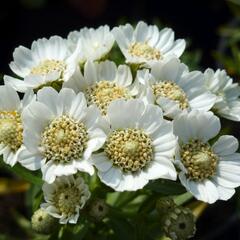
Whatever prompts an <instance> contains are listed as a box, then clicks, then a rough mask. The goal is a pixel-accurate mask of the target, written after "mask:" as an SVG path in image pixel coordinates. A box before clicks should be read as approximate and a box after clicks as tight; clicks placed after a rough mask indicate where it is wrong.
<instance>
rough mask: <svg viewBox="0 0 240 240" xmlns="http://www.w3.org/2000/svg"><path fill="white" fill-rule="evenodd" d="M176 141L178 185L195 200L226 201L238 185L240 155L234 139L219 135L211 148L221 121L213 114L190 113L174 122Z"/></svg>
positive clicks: (182, 115) (239, 182) (239, 181)
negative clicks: (178, 171) (181, 185)
mask: <svg viewBox="0 0 240 240" xmlns="http://www.w3.org/2000/svg"><path fill="white" fill-rule="evenodd" d="M173 123H174V133H175V134H176V135H177V136H178V139H179V149H178V153H177V156H176V163H177V164H178V166H179V168H180V170H181V171H180V173H179V178H180V181H181V183H182V184H183V185H184V186H185V187H186V189H187V190H188V191H190V192H191V193H192V194H193V195H194V196H195V197H196V198H197V199H199V200H201V201H204V202H208V203H214V202H215V201H216V200H218V199H221V200H227V199H229V198H230V197H232V195H233V194H234V192H235V190H234V188H235V187H238V186H240V177H239V170H240V154H239V153H236V150H237V149H238V141H237V139H236V138H234V137H233V136H228V135H225V136H221V137H220V138H219V139H218V140H217V141H216V142H215V143H214V144H213V145H211V144H210V143H209V140H210V139H212V138H214V137H215V136H216V135H217V134H218V133H219V131H220V127H221V126H220V121H219V119H218V118H217V117H216V116H214V115H213V113H212V112H200V111H197V110H195V111H192V112H190V113H186V112H185V113H182V114H181V115H180V116H179V117H178V118H176V119H174V121H173Z"/></svg>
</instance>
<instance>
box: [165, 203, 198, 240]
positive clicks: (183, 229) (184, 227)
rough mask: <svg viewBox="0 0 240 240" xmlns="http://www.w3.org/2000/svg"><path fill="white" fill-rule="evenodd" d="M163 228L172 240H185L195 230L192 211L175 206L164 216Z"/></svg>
mask: <svg viewBox="0 0 240 240" xmlns="http://www.w3.org/2000/svg"><path fill="white" fill-rule="evenodd" d="M163 229H164V231H165V234H166V236H167V237H170V238H171V239H172V240H186V239H189V238H191V237H193V236H194V234H195V232H196V226H195V218H194V215H193V213H192V211H191V210H190V209H188V208H184V207H176V208H175V209H174V210H173V211H171V212H169V213H168V214H167V215H166V216H165V218H164V226H163Z"/></svg>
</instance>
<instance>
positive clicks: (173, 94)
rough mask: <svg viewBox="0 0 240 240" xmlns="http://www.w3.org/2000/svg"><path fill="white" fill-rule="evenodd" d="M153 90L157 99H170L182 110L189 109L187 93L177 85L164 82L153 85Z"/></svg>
mask: <svg viewBox="0 0 240 240" xmlns="http://www.w3.org/2000/svg"><path fill="white" fill-rule="evenodd" d="M152 89H153V93H154V95H155V96H156V98H158V97H165V98H169V99H171V100H173V101H175V102H178V103H179V106H180V108H181V109H185V108H188V106H189V104H188V99H187V96H186V94H185V92H184V91H183V90H182V89H181V88H180V87H179V86H178V85H177V84H176V83H173V82H170V81H163V82H159V83H156V84H153V85H152Z"/></svg>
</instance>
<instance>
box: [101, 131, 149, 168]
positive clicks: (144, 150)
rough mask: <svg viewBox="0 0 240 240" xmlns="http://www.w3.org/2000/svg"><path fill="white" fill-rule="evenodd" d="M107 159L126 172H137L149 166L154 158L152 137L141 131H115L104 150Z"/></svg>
mask: <svg viewBox="0 0 240 240" xmlns="http://www.w3.org/2000/svg"><path fill="white" fill-rule="evenodd" d="M104 151H105V153H106V155H107V157H108V158H109V159H110V160H111V161H112V162H113V164H114V165H115V166H116V167H119V168H120V169H121V170H122V171H124V172H137V171H139V170H141V169H143V168H144V167H146V166H147V164H148V163H150V162H151V160H152V157H153V146H152V140H151V139H150V137H149V136H148V135H147V134H146V133H144V132H143V131H142V130H139V129H130V128H127V129H124V130H116V131H114V132H113V133H112V134H111V135H110V136H109V137H108V139H107V142H106V146H105V149H104Z"/></svg>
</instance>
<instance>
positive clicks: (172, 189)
mask: <svg viewBox="0 0 240 240" xmlns="http://www.w3.org/2000/svg"><path fill="white" fill-rule="evenodd" d="M146 188H147V189H150V190H152V191H153V192H157V193H161V194H162V195H164V196H169V195H170V196H171V195H178V194H182V193H185V192H186V189H185V188H184V187H183V186H182V185H181V184H180V183H177V182H174V181H170V180H162V179H161V180H160V179H159V180H155V181H153V182H150V183H149V184H148V185H147V186H146Z"/></svg>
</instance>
